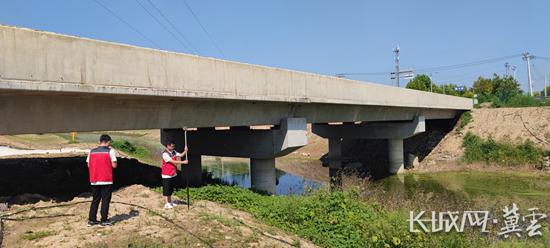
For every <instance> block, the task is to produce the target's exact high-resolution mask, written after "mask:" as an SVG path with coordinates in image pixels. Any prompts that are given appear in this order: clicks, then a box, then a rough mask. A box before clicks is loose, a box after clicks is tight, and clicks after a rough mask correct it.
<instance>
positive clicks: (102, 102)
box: [0, 26, 472, 192]
mask: <svg viewBox="0 0 550 248" xmlns="http://www.w3.org/2000/svg"><path fill="white" fill-rule="evenodd" d="M471 108H472V101H471V99H466V98H460V97H454V96H447V95H442V94H434V93H429V92H422V91H416V90H409V89H403V88H396V87H390V86H385V85H380V84H374V83H366V82H359V81H354V80H349V79H343V78H336V77H332V76H325V75H318V74H312V73H305V72H299V71H292V70H286V69H280V68H272V67H265V66H258V65H251V64H245V63H238V62H232V61H226V60H219V59H214V58H207V57H201V56H195V55H188V54H181V53H174V52H168V51H161V50H156V49H150V48H143V47H136V46H130V45H124V44H117V43H112V42H106V41H98V40H92V39H87V38H80V37H74V36H67V35H60V34H55V33H50V32H43V31H36V30H31V29H26V28H18V27H11V26H0V113H2V114H1V117H0V134H25V133H54V132H70V131H99V130H135V129H161V142H166V141H167V140H169V139H170V140H172V139H173V140H175V141H176V142H178V144H177V145H178V146H179V148H181V146H182V144H181V142H180V141H182V139H181V135H182V133H183V132H182V131H181V128H182V127H190V128H196V129H195V130H194V131H190V132H189V141H190V144H191V145H190V155H191V156H190V165H189V166H188V167H189V168H188V170H189V171H188V173H190V174H192V176H191V178H192V183H197V182H199V180H200V170H201V159H200V156H201V155H215V156H232V157H246V158H250V159H251V163H250V166H251V178H252V186H253V187H254V188H256V189H259V190H263V191H267V192H274V189H275V167H274V165H275V159H274V158H275V157H278V156H282V155H285V154H288V153H289V152H292V151H294V150H296V149H298V148H299V147H301V146H304V145H305V144H307V136H306V134H307V131H306V124H307V123H312V124H313V132H315V133H318V134H319V135H320V136H321V137H324V138H328V139H329V161H330V162H329V166H330V167H331V168H333V169H338V168H341V167H342V163H341V154H340V151H341V144H342V142H344V141H346V140H356V139H388V144H389V150H390V158H389V160H390V164H389V170H390V171H391V172H392V173H396V172H398V171H399V170H401V169H402V167H403V139H405V138H407V137H411V136H413V135H415V134H418V133H420V132H423V131H424V130H425V122H426V121H430V120H437V119H453V118H455V117H456V116H457V115H459V114H460V113H461V112H463V111H466V110H469V109H471ZM329 123H341V124H340V125H328V124H329ZM257 125H270V126H271V128H270V129H264V130H258V129H251V128H250V127H251V126H257ZM221 126H223V127H230V128H229V130H216V129H214V128H215V127H221Z"/></svg>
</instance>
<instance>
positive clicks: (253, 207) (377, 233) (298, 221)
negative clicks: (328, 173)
mask: <svg viewBox="0 0 550 248" xmlns="http://www.w3.org/2000/svg"><path fill="white" fill-rule="evenodd" d="M176 195H177V196H179V197H184V196H185V190H180V191H177V192H176ZM192 196H193V199H195V200H197V199H201V200H210V201H215V202H218V203H222V204H229V205H231V206H233V207H235V208H237V209H240V210H244V211H247V212H250V213H252V214H253V215H254V216H255V217H256V218H258V219H259V220H261V221H263V222H265V223H267V224H270V225H273V226H276V227H278V228H281V229H282V230H285V231H288V232H292V233H296V234H298V235H299V236H302V237H304V238H306V239H309V240H311V241H313V242H314V243H315V244H317V245H319V246H322V247H358V246H360V247H468V246H473V244H474V243H473V242H474V241H472V240H470V239H469V238H467V237H466V236H465V235H460V234H456V233H450V234H443V235H440V234H430V235H427V234H425V233H410V232H409V231H408V222H407V218H408V215H407V212H406V211H387V210H385V209H384V208H383V207H382V206H381V205H379V204H377V203H374V202H367V201H363V200H361V199H360V194H359V193H357V192H356V191H343V192H329V191H327V190H319V191H317V192H315V193H313V194H311V195H307V196H268V195H262V194H258V193H254V192H252V191H250V190H247V189H242V188H239V187H236V186H221V185H210V186H204V187H201V188H197V189H192Z"/></svg>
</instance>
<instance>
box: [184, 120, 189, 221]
mask: <svg viewBox="0 0 550 248" xmlns="http://www.w3.org/2000/svg"><path fill="white" fill-rule="evenodd" d="M183 136H184V138H185V148H187V127H184V128H183ZM187 154H188V152H185V160H187V166H186V168H185V188H186V189H187V211H189V208H190V206H189V159H188V156H187Z"/></svg>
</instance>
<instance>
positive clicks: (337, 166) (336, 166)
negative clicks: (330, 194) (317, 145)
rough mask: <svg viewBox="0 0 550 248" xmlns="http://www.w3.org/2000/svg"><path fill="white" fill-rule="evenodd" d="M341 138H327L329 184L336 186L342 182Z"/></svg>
mask: <svg viewBox="0 0 550 248" xmlns="http://www.w3.org/2000/svg"><path fill="white" fill-rule="evenodd" d="M343 142H344V141H343V140H342V139H341V138H329V139H328V156H327V160H328V167H329V169H328V173H329V177H330V186H331V187H334V186H336V187H338V186H340V185H341V184H342V175H341V172H342V143H343Z"/></svg>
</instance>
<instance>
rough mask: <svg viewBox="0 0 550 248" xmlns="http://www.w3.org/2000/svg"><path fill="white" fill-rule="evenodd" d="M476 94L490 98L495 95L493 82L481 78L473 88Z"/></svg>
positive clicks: (475, 82)
mask: <svg viewBox="0 0 550 248" xmlns="http://www.w3.org/2000/svg"><path fill="white" fill-rule="evenodd" d="M472 90H473V91H474V93H475V94H478V95H479V96H483V97H489V96H491V95H492V94H493V81H492V80H491V79H489V78H484V77H481V76H480V77H479V78H477V80H476V81H474V84H473V86H472Z"/></svg>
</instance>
